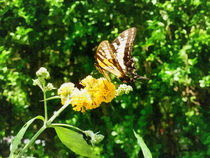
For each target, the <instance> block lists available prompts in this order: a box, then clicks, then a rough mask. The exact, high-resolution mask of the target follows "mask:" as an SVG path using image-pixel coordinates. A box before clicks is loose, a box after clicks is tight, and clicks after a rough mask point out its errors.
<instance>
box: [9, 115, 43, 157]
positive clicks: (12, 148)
mask: <svg viewBox="0 0 210 158" xmlns="http://www.w3.org/2000/svg"><path fill="white" fill-rule="evenodd" d="M36 119H40V120H43V121H44V118H43V116H36V117H34V118H32V119H31V120H29V121H28V122H27V123H26V124H25V125H24V126H23V127H22V128H21V130H20V131H19V132H18V134H17V135H16V136H15V138H14V139H13V141H12V143H11V145H10V155H9V157H13V154H14V152H15V151H16V149H17V147H18V145H19V144H20V141H21V139H22V138H23V135H24V134H25V132H26V130H27V129H28V127H29V126H30V125H31V124H32V123H33V122H34V120H36Z"/></svg>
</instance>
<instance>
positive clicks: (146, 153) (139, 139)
mask: <svg viewBox="0 0 210 158" xmlns="http://www.w3.org/2000/svg"><path fill="white" fill-rule="evenodd" d="M133 133H134V135H135V137H136V138H137V142H138V144H139V146H140V147H141V149H142V152H143V155H144V157H145V158H152V154H151V152H150V150H149V148H148V147H147V145H146V144H145V143H144V140H143V138H142V137H141V136H139V135H138V134H137V133H136V132H135V131H133Z"/></svg>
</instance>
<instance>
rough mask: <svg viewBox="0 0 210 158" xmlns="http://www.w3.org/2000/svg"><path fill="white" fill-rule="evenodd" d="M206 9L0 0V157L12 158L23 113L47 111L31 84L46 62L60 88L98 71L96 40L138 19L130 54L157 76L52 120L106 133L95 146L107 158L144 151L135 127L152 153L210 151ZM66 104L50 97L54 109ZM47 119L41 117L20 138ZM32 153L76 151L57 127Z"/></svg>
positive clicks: (146, 2) (198, 3)
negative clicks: (96, 104)
mask: <svg viewBox="0 0 210 158" xmlns="http://www.w3.org/2000/svg"><path fill="white" fill-rule="evenodd" d="M209 8H210V5H209V2H207V0H179V1H177V0H173V1H164V0H160V1H159V0H141V1H139V0H115V1H114V0H105V1H102V0H81V1H73V0H0V87H1V89H0V121H1V123H0V155H1V156H2V157H7V156H8V154H9V143H10V141H11V138H12V136H15V135H16V134H17V132H18V131H19V130H20V128H21V127H22V126H23V125H24V123H25V122H26V121H28V120H29V119H31V118H33V117H35V116H37V115H40V114H41V115H44V114H43V113H44V112H43V111H44V110H43V103H42V102H40V100H42V99H43V98H42V92H41V90H40V89H39V88H38V87H34V86H33V85H32V79H33V78H35V73H36V71H37V70H38V69H39V68H40V67H42V66H44V67H46V68H47V69H48V71H49V72H50V74H51V79H50V82H52V83H53V84H54V86H55V87H56V88H59V86H60V85H61V84H62V83H64V82H69V81H71V82H74V83H78V82H79V81H80V80H82V79H83V78H84V77H86V76H87V75H90V74H91V75H96V76H98V77H99V76H100V74H99V73H98V72H97V71H96V68H95V66H94V54H95V52H96V49H97V46H98V45H99V43H100V42H101V41H103V40H109V41H110V42H111V41H112V40H114V39H115V38H116V37H117V35H118V34H119V33H121V32H122V31H124V30H126V29H127V28H129V27H136V28H137V36H136V39H135V41H134V48H133V53H132V54H133V56H134V58H135V60H136V61H137V62H136V63H137V69H138V74H139V75H145V76H147V77H148V78H150V81H149V82H148V83H143V84H141V83H139V82H136V83H135V85H134V87H133V88H134V91H133V92H132V93H130V94H129V95H124V96H121V97H118V98H116V99H114V100H113V101H112V103H110V104H102V105H101V107H100V108H98V109H95V110H91V111H88V112H85V113H84V114H82V113H80V112H75V111H73V110H72V108H71V107H69V108H68V109H66V110H65V111H64V112H63V113H62V114H61V115H60V116H59V117H58V118H57V119H56V121H55V122H62V123H68V124H71V125H75V126H77V127H79V128H81V129H83V130H88V129H90V130H93V131H94V132H98V131H100V133H101V134H103V135H105V139H104V140H103V141H102V142H101V143H100V144H99V146H98V147H97V150H98V153H100V155H101V157H104V158H109V157H116V158H118V157H125V158H138V157H142V156H143V155H142V153H141V151H140V147H139V146H138V145H137V140H136V138H135V137H134V135H133V129H134V130H135V131H137V132H138V133H140V134H141V136H142V137H143V138H144V141H145V143H146V144H147V146H148V148H149V149H150V150H151V152H152V154H153V157H161V158H162V157H166V158H168V157H172V158H173V157H178V158H188V157H190V158H201V157H209V156H210V130H209V126H210V123H209V120H210V115H209V110H210V108H209V107H210V106H209V104H210V99H209V91H210V90H209V86H210V76H209V68H210V64H209V63H210V62H209V56H210V53H209V52H210V49H209V44H210V27H209V26H210V19H209ZM118 83H120V82H118ZM49 95H51V94H49ZM52 95H56V90H55V91H54V92H53V93H52ZM60 106H61V104H60V100H56V101H49V104H48V111H49V115H50V116H51V115H52V114H53V112H54V111H55V110H58V109H59V108H60ZM40 126H41V122H39V121H37V122H35V124H34V125H33V126H31V127H30V129H29V131H28V132H27V133H26V135H25V137H24V140H23V143H25V142H27V139H28V138H30V137H31V136H33V135H34V133H35V132H36V131H37V130H38V129H39V127H40ZM22 145H23V144H22ZM26 155H28V156H34V157H46V158H47V157H64V158H65V157H71V158H72V157H78V156H76V155H75V154H74V153H73V152H71V151H70V150H69V149H67V148H66V147H65V146H64V145H63V144H62V143H61V142H60V140H59V139H58V137H57V136H56V133H55V131H54V130H53V129H48V130H46V131H45V132H44V133H42V134H41V135H40V137H39V139H38V140H37V141H36V143H35V145H34V146H33V147H31V148H30V150H29V151H28V152H27V153H26Z"/></svg>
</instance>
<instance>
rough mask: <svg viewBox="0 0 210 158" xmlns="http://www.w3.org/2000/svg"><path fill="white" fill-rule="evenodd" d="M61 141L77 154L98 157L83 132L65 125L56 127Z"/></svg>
mask: <svg viewBox="0 0 210 158" xmlns="http://www.w3.org/2000/svg"><path fill="white" fill-rule="evenodd" d="M54 128H55V131H56V133H57V135H58V137H59V139H60V140H61V142H62V143H63V144H64V145H65V146H66V147H68V148H69V149H70V150H72V151H73V152H75V153H76V154H79V155H82V156H86V157H96V155H95V154H94V152H93V148H92V146H91V145H88V144H87V141H86V140H85V139H84V138H83V135H82V134H81V133H78V132H75V131H73V130H70V129H68V128H64V127H54Z"/></svg>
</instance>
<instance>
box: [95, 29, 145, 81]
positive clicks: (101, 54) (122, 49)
mask: <svg viewBox="0 0 210 158" xmlns="http://www.w3.org/2000/svg"><path fill="white" fill-rule="evenodd" d="M135 36H136V28H135V27H132V28H129V29H127V30H125V31H123V32H122V33H121V34H120V35H119V36H118V37H117V38H116V39H115V40H114V41H113V42H112V43H109V41H107V40H106V41H102V42H101V43H100V44H99V46H98V49H97V51H96V54H95V60H96V63H95V66H96V68H97V69H98V70H99V72H101V73H102V74H103V75H104V76H105V78H106V79H108V80H109V81H110V77H109V73H112V74H114V75H115V76H116V77H118V78H119V79H120V80H121V81H123V82H124V83H131V82H133V81H134V80H135V79H147V78H146V77H143V76H139V75H138V74H137V73H136V64H135V62H134V60H133V58H132V56H131V52H132V48H133V41H134V39H135Z"/></svg>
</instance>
